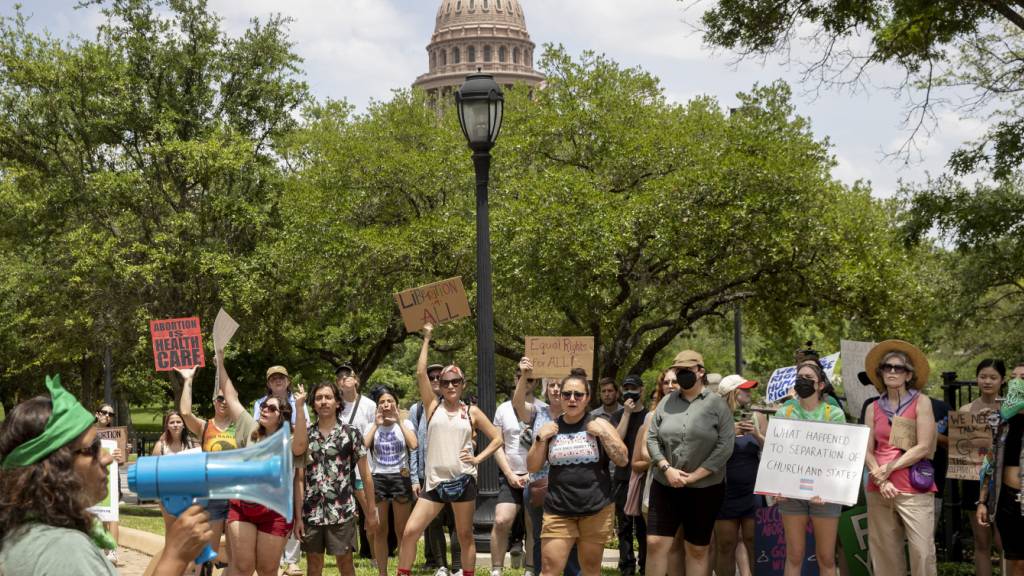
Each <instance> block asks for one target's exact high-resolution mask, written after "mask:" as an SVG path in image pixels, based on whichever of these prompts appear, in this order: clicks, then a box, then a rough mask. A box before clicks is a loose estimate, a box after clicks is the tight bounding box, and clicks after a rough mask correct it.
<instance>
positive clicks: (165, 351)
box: [149, 316, 206, 372]
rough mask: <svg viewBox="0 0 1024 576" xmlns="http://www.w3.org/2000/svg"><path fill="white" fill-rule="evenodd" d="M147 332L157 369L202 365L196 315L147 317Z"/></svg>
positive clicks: (203, 357)
mask: <svg viewBox="0 0 1024 576" xmlns="http://www.w3.org/2000/svg"><path fill="white" fill-rule="evenodd" d="M149 333H150V336H152V338H153V362H154V363H155V364H156V370H157V372H170V371H171V370H174V369H175V368H192V367H194V366H206V358H205V356H204V354H203V334H202V331H201V330H200V328H199V318H198V317H196V316H193V317H191V318H171V319H168V320H150V321H149Z"/></svg>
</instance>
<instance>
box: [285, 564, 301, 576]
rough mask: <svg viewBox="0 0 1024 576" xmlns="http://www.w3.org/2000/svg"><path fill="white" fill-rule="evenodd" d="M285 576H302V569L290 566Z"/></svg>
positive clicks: (294, 565) (296, 565)
mask: <svg viewBox="0 0 1024 576" xmlns="http://www.w3.org/2000/svg"><path fill="white" fill-rule="evenodd" d="M284 573H285V576H302V574H303V572H302V568H299V565H298V564H289V565H288V567H287V568H285V570H284Z"/></svg>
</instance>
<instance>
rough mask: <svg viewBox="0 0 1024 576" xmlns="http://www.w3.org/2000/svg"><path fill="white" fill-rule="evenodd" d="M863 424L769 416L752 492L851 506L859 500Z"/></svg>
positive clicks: (865, 437)
mask: <svg viewBox="0 0 1024 576" xmlns="http://www.w3.org/2000/svg"><path fill="white" fill-rule="evenodd" d="M868 433H869V429H868V427H867V426H860V425H857V424H837V423H832V422H819V421H817V420H790V419H788V418H772V419H771V420H769V421H768V431H767V432H766V434H765V442H764V450H763V451H762V453H761V462H760V464H758V467H757V481H756V483H755V485H754V492H755V493H757V494H768V495H772V496H785V497H786V498H795V499H797V500H810V499H811V498H813V497H815V496H819V497H821V499H822V500H824V501H826V502H835V503H839V504H845V505H847V506H853V505H854V504H856V503H857V493H858V492H859V490H860V480H861V473H862V472H863V471H864V455H865V454H866V452H867V447H868Z"/></svg>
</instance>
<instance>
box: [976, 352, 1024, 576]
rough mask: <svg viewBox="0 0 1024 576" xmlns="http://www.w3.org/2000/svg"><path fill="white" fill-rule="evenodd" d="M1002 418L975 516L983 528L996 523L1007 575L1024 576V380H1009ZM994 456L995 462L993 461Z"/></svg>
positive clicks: (983, 470) (1001, 407)
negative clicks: (1023, 494)
mask: <svg viewBox="0 0 1024 576" xmlns="http://www.w3.org/2000/svg"><path fill="white" fill-rule="evenodd" d="M1015 372H1016V370H1015ZM999 416H1000V422H999V427H998V428H997V430H996V434H995V436H994V437H993V438H994V442H993V447H992V450H991V451H990V452H989V453H988V456H986V457H985V464H984V465H983V466H982V469H981V496H980V498H979V499H978V504H977V505H978V509H977V511H976V515H975V516H976V519H977V522H978V524H981V525H982V526H989V525H991V524H992V523H993V522H994V523H995V525H996V530H997V531H998V532H999V535H1000V536H1002V541H1003V557H1004V558H1005V559H1006V563H1007V570H1006V572H1007V574H1011V575H1013V576H1024V538H1021V534H1022V533H1024V498H1022V497H1021V484H1024V468H1022V467H1021V465H1020V461H1021V458H1022V457H1024V448H1022V444H1024V443H1022V441H1021V440H1022V438H1024V379H1021V378H1019V377H1015V378H1014V379H1013V380H1010V383H1009V385H1008V386H1007V392H1006V397H1005V398H1003V403H1002V406H1000V407H999ZM993 455H994V456H995V460H994V461H992V460H990V459H991V458H992V456H993Z"/></svg>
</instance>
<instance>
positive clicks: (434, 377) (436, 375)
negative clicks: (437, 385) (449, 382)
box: [428, 374, 441, 382]
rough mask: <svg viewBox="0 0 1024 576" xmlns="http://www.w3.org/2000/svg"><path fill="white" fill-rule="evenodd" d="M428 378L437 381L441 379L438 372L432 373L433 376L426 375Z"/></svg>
mask: <svg viewBox="0 0 1024 576" xmlns="http://www.w3.org/2000/svg"><path fill="white" fill-rule="evenodd" d="M428 378H429V379H430V381H431V382H437V381H438V380H440V379H441V375H440V374H434V375H433V376H428Z"/></svg>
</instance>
